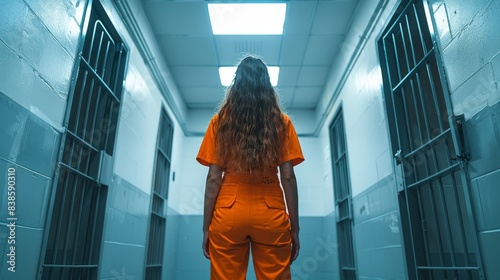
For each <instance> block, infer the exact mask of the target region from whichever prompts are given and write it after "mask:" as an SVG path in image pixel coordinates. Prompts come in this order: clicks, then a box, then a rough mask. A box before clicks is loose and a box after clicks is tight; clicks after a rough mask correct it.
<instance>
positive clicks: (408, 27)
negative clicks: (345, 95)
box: [378, 0, 484, 280]
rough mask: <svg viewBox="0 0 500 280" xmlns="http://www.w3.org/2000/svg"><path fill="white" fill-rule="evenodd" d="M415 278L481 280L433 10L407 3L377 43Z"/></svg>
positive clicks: (421, 1)
mask: <svg viewBox="0 0 500 280" xmlns="http://www.w3.org/2000/svg"><path fill="white" fill-rule="evenodd" d="M378 47H379V55H380V62H381V66H382V73H383V77H384V96H385V102H386V106H387V117H388V121H389V129H390V133H391V142H392V148H393V151H394V154H395V164H396V171H397V172H400V176H397V177H398V178H397V179H398V188H399V189H398V191H399V195H398V196H399V201H400V210H401V219H402V223H403V228H404V231H403V235H404V243H405V251H406V259H407V267H408V276H409V278H410V279H426V280H428V279H440V280H441V279H483V278H484V277H483V274H482V271H481V260H480V254H479V249H478V242H477V236H476V229H475V223H474V219H473V214H472V207H471V202H470V198H469V187H468V183H467V182H468V179H467V171H466V168H467V160H468V154H467V152H466V151H465V150H464V148H463V147H464V146H463V139H462V138H463V134H462V133H461V129H462V126H461V118H460V117H459V116H454V115H453V111H452V106H451V102H450V97H449V94H448V89H447V85H446V81H445V80H444V79H443V77H444V75H443V69H442V65H441V58H440V55H439V52H438V49H437V43H436V40H435V36H434V32H433V28H432V22H431V21H430V13H429V10H428V4H427V2H426V1H425V0H414V1H403V3H402V4H401V5H400V6H399V8H398V9H397V11H396V14H395V15H394V17H393V18H392V20H391V21H390V22H389V24H388V26H387V28H386V30H385V31H384V33H383V34H382V35H381V37H380V38H379V41H378Z"/></svg>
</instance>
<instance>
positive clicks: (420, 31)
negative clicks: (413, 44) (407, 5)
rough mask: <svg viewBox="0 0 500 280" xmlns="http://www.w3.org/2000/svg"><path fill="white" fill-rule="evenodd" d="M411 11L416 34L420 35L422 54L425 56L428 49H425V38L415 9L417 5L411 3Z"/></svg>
mask: <svg viewBox="0 0 500 280" xmlns="http://www.w3.org/2000/svg"><path fill="white" fill-rule="evenodd" d="M413 12H414V13H415V21H416V22H417V29H418V34H419V36H420V42H421V43H422V51H423V52H424V56H425V54H427V53H428V52H429V50H428V49H427V46H426V45H425V39H424V35H423V33H422V27H421V26H420V18H419V17H418V11H417V7H416V6H415V4H413Z"/></svg>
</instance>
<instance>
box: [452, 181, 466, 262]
mask: <svg viewBox="0 0 500 280" xmlns="http://www.w3.org/2000/svg"><path fill="white" fill-rule="evenodd" d="M453 175H455V174H454V173H453ZM451 181H452V184H453V194H454V197H455V207H456V210H457V213H458V217H457V220H458V222H459V224H460V229H461V234H460V237H461V241H462V247H463V249H464V257H465V265H467V266H469V265H470V260H469V254H468V253H469V247H468V245H467V240H466V234H465V226H464V222H463V219H462V215H461V214H462V206H461V205H460V197H459V195H458V190H457V186H458V184H457V181H456V179H455V176H451Z"/></svg>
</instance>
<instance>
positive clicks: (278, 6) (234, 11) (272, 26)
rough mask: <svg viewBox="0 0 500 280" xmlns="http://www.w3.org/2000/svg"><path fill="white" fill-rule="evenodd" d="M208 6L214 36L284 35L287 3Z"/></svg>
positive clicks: (215, 4) (219, 4)
mask: <svg viewBox="0 0 500 280" xmlns="http://www.w3.org/2000/svg"><path fill="white" fill-rule="evenodd" d="M207 5H208V13H209V16H210V23H211V24H212V32H213V34H214V35H279V34H283V25H284V23H285V15H286V3H255V4H253V3H244V4H242V3H237V4H235V3H233V4H227V3H211V4H207Z"/></svg>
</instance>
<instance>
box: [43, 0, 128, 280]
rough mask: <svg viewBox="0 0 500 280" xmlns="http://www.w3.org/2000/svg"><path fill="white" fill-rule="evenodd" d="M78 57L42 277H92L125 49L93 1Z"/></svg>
mask: <svg viewBox="0 0 500 280" xmlns="http://www.w3.org/2000/svg"><path fill="white" fill-rule="evenodd" d="M94 2H96V3H94V4H93V5H92V9H91V15H90V20H89V23H88V29H87V34H86V38H85V41H84V46H83V51H82V53H81V54H80V57H79V66H78V72H77V73H78V74H77V77H76V81H75V85H74V88H73V94H72V96H71V103H70V104H71V108H70V110H68V113H67V126H66V131H65V133H64V134H63V140H62V147H63V149H62V151H61V155H60V162H59V170H58V179H57V180H56V186H55V192H54V195H53V198H52V203H51V205H53V206H52V209H51V213H50V214H49V220H48V225H50V226H48V227H47V229H48V230H47V231H46V232H48V233H46V237H45V238H46V239H45V240H46V242H45V245H44V247H45V256H44V258H43V259H42V260H43V264H42V274H41V278H42V279H50V280H53V279H64V280H65V279H97V277H98V265H99V257H100V249H101V242H102V232H103V222H104V213H105V209H106V198H107V192H108V186H107V185H106V182H105V178H106V176H108V177H109V176H110V175H109V172H111V170H106V168H105V167H104V165H105V162H108V163H109V161H110V159H111V157H112V155H113V148H114V142H115V134H116V125H117V120H118V112H119V107H120V98H121V92H122V85H123V78H124V72H125V65H126V57H127V50H126V49H125V46H124V45H123V44H122V43H121V40H120V38H119V36H118V35H117V34H116V31H114V29H113V26H111V24H110V22H109V21H108V20H107V18H103V15H105V13H104V12H103V10H102V7H101V6H98V3H97V1H94Z"/></svg>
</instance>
